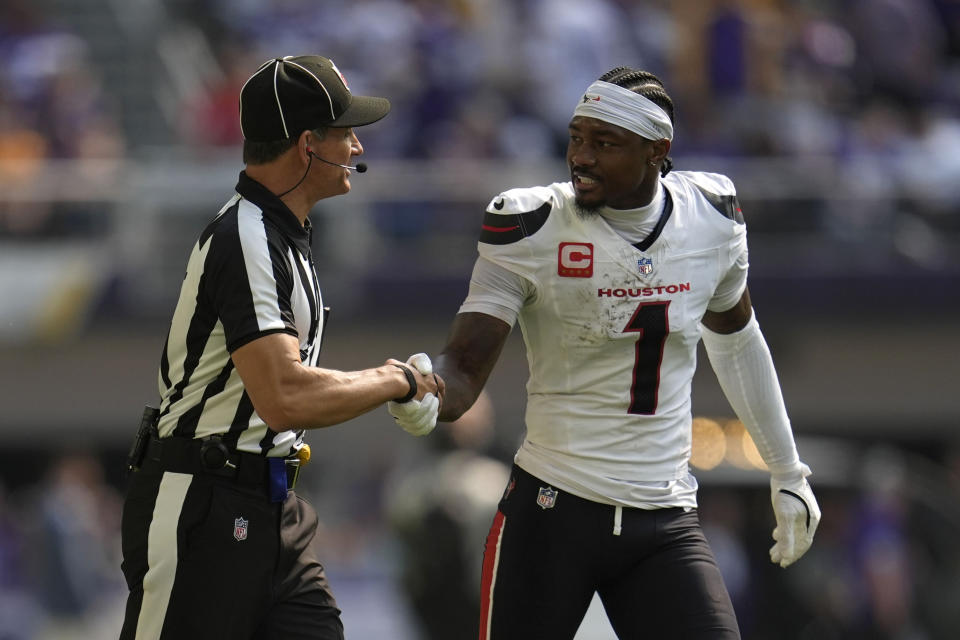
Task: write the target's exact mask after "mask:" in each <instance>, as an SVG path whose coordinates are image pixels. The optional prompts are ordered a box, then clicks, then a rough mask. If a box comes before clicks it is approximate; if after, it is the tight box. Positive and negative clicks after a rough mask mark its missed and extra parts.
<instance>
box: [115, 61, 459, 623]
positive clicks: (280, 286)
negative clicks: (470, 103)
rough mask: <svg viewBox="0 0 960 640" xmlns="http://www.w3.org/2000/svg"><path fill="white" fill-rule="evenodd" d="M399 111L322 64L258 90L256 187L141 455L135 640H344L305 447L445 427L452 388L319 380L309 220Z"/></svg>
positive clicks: (195, 293) (193, 284)
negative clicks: (315, 437) (393, 414)
mask: <svg viewBox="0 0 960 640" xmlns="http://www.w3.org/2000/svg"><path fill="white" fill-rule="evenodd" d="M389 110H390V103H389V102H388V101H387V100H386V99H384V98H375V97H366V96H354V95H352V94H351V92H350V90H349V88H348V87H347V83H346V80H345V79H344V77H343V75H342V74H341V73H340V71H339V70H338V69H337V67H336V65H335V64H334V63H333V62H332V61H330V60H329V59H327V58H324V57H321V56H297V57H290V56H288V57H284V58H276V59H273V60H269V61H267V62H265V63H264V64H263V65H262V66H261V67H260V68H259V69H258V70H257V71H256V72H255V73H254V74H253V75H252V76H251V77H250V79H249V80H247V82H246V84H245V85H244V86H243V88H242V90H241V93H240V122H241V127H242V130H243V137H244V145H243V162H244V164H245V170H244V171H242V172H241V173H240V178H239V182H238V183H237V186H236V193H235V194H234V195H233V197H232V198H230V200H229V201H228V202H227V203H226V204H225V205H224V206H223V208H222V209H221V210H220V212H219V214H218V215H217V216H216V217H215V218H214V219H213V221H212V222H211V223H210V224H209V225H208V226H207V228H206V229H204V231H203V232H202V233H201V234H200V237H199V239H198V241H197V243H196V244H195V245H194V247H193V251H192V253H191V255H190V258H189V262H188V264H187V271H186V276H185V278H184V281H183V285H182V288H181V291H180V298H179V301H178V302H177V306H176V310H175V311H174V314H173V319H172V321H171V323H170V330H169V334H168V336H167V340H166V345H165V346H164V349H163V354H162V356H161V359H160V373H159V387H160V395H161V401H160V406H159V409H158V410H153V411H151V409H150V408H149V407H148V408H147V411H145V413H144V420H143V424H142V425H141V430H140V433H139V434H138V438H137V441H136V443H135V445H134V447H133V449H132V450H131V456H130V462H129V465H130V467H131V469H135V470H136V471H135V473H134V474H133V476H132V479H131V482H130V486H129V489H128V493H127V496H126V500H125V503H124V510H123V525H122V533H123V572H124V576H125V577H126V580H127V584H128V586H129V588H130V594H129V597H128V599H127V606H126V616H125V619H124V623H123V629H122V631H121V638H122V639H124V640H126V639H129V640H134V639H136V640H148V639H157V638H164V639H173V638H176V639H185V638H205V639H216V638H230V639H231V640H232V639H237V638H264V639H266V638H285V639H296V638H323V639H338V638H343V625H342V622H341V620H340V611H339V609H338V608H337V604H336V601H335V600H334V597H333V594H332V592H331V589H330V587H329V585H328V583H327V580H326V576H325V575H324V570H323V567H322V566H321V564H320V562H319V561H318V559H317V557H316V555H315V554H314V550H313V549H312V548H311V542H312V540H313V538H314V534H315V530H316V525H317V514H316V512H315V511H314V510H313V508H312V507H311V506H310V505H309V504H307V503H306V502H305V501H304V500H303V499H302V498H299V497H298V496H297V495H296V494H295V493H294V491H293V487H294V484H295V483H296V479H297V476H298V474H299V471H300V465H301V464H302V463H303V462H305V461H306V459H307V458H308V456H309V448H308V447H306V445H304V443H303V432H304V430H305V429H310V428H316V427H325V426H329V425H334V424H338V423H341V422H344V421H346V420H349V419H351V418H354V417H356V416H358V415H360V414H363V413H365V412H367V411H370V410H371V409H374V408H375V407H378V406H380V405H381V404H383V403H385V402H387V401H391V400H396V401H401V402H404V401H406V402H410V403H411V404H413V405H417V406H421V407H423V411H422V412H423V414H424V419H425V420H426V421H427V422H429V423H431V424H430V426H431V427H432V424H435V420H436V415H437V410H438V405H439V399H440V397H441V394H442V386H443V383H442V381H441V380H439V379H438V378H436V377H434V376H433V375H429V374H430V370H429V366H428V364H429V360H427V361H426V362H427V363H428V364H427V365H423V364H422V363H421V364H420V365H417V366H416V367H415V366H408V365H407V364H404V363H401V362H399V361H396V360H387V362H386V363H385V364H384V365H383V366H380V367H377V368H373V369H366V370H362V371H352V372H344V371H335V370H330V369H322V368H319V367H317V361H318V357H319V354H320V342H321V336H322V335H323V332H324V324H325V320H326V318H325V313H324V303H323V299H322V297H321V294H320V286H319V283H318V281H317V277H316V273H315V271H314V267H313V261H312V256H311V249H310V246H311V233H312V227H311V225H310V220H309V218H308V214H309V212H310V209H311V208H312V207H313V206H314V204H316V203H317V202H318V201H319V200H321V199H323V198H329V197H331V196H336V195H340V194H344V193H347V192H348V191H349V190H350V175H351V171H352V170H356V171H358V172H363V171H364V170H365V169H366V167H365V166H364V165H362V164H357V165H356V166H351V162H352V160H353V158H354V156H359V155H361V154H362V153H363V147H362V146H361V144H360V141H359V140H358V139H357V136H356V133H355V132H354V129H353V128H354V127H358V126H361V125H367V124H371V123H373V122H376V121H378V120H380V119H381V118H383V117H384V116H386V115H387V112H388V111H389ZM411 362H414V361H411ZM421 371H423V372H425V373H426V374H427V375H424V373H421ZM438 387H439V388H438Z"/></svg>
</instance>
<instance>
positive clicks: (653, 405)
mask: <svg viewBox="0 0 960 640" xmlns="http://www.w3.org/2000/svg"><path fill="white" fill-rule="evenodd" d="M669 307H670V301H669V300H668V301H666V302H641V303H640V306H639V307H637V310H636V311H634V312H633V317H632V318H630V322H628V323H627V326H626V327H624V328H623V332H624V333H639V334H640V336H639V337H638V338H637V344H636V346H635V347H634V354H635V355H634V361H633V384H631V385H630V408H629V409H628V410H627V413H634V414H639V415H648V416H649V415H653V414H654V413H656V412H657V393H658V391H659V389H660V363H661V362H662V361H663V344H664V343H665V342H666V341H667V334H669V333H670V323H669V321H668V319H667V309H668V308H669Z"/></svg>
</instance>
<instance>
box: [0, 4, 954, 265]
mask: <svg viewBox="0 0 960 640" xmlns="http://www.w3.org/2000/svg"><path fill="white" fill-rule="evenodd" d="M82 4H83V5H84V7H86V6H87V5H95V4H97V2H96V1H95V0H84V2H83V3H82ZM100 4H104V5H105V6H106V5H108V4H109V3H104V2H101V3H100ZM139 5H143V6H141V8H140V9H137V10H136V11H140V12H141V13H143V12H145V11H146V9H147V8H148V7H149V6H153V7H155V8H157V9H162V11H163V15H164V16H165V20H164V21H163V22H162V24H160V26H158V27H157V28H156V29H153V30H147V31H143V30H141V31H140V32H137V33H136V34H135V37H131V41H132V42H141V41H144V40H149V39H150V38H155V39H157V40H156V43H149V42H146V43H144V44H142V45H141V46H142V47H143V48H144V49H145V50H149V51H153V49H154V48H157V49H158V50H159V51H161V52H163V51H167V52H168V53H167V54H166V55H163V54H162V53H160V54H150V55H154V56H155V57H157V58H161V59H160V60H156V61H154V62H155V64H154V65H153V66H150V65H145V64H144V63H143V61H142V60H140V59H137V60H136V61H135V62H134V61H133V58H131V61H128V63H127V64H128V71H127V75H126V76H116V75H112V76H110V75H109V74H106V73H104V70H105V68H106V67H107V66H111V67H115V66H116V65H117V64H118V62H117V60H116V55H115V54H114V53H112V52H111V51H110V50H109V49H107V50H106V51H107V52H108V53H104V52H103V51H104V49H103V48H102V47H101V48H99V49H97V48H94V47H91V43H90V41H89V40H90V39H91V38H94V37H96V36H95V35H93V34H95V33H96V32H94V31H91V30H90V29H89V27H84V28H83V29H79V28H76V27H75V26H74V25H71V18H75V17H77V16H75V15H73V14H70V13H69V12H59V13H58V12H57V11H49V10H44V8H43V7H44V6H45V4H44V3H33V2H29V1H27V0H11V1H10V2H5V3H3V6H2V7H0V52H2V53H3V55H4V60H5V61H6V64H5V65H4V67H3V69H0V183H2V182H4V179H6V180H7V181H10V180H13V181H18V180H22V179H25V178H28V177H29V176H31V175H33V174H35V173H36V172H37V171H39V170H41V169H42V167H43V166H44V163H45V162H48V161H49V160H54V159H87V160H98V159H99V160H102V159H105V158H117V157H124V156H127V157H137V156H138V154H142V153H143V151H144V149H143V145H142V143H141V142H140V139H141V138H142V139H151V137H150V136H148V135H146V134H147V133H149V132H148V131H145V130H144V129H145V128H150V125H149V124H148V123H149V120H148V121H147V123H145V122H143V121H141V120H137V121H134V120H133V119H131V118H130V117H125V116H129V112H130V111H131V110H132V108H133V107H132V106H131V105H130V102H131V96H130V92H131V90H140V92H141V93H144V92H146V93H152V94H155V95H152V96H149V98H148V99H149V100H151V101H152V102H154V103H157V104H156V105H155V107H156V115H157V117H156V118H154V119H153V122H154V126H155V128H156V129H157V131H164V133H162V134H161V135H162V137H163V139H164V141H165V144H167V145H169V146H171V147H178V148H181V149H183V150H186V151H187V152H189V151H191V150H192V151H193V152H204V151H208V150H210V149H217V148H228V147H234V146H236V145H238V144H239V142H240V139H241V138H240V131H239V125H238V123H237V117H236V115H237V96H238V94H239V89H240V87H241V85H242V83H243V81H244V80H245V79H246V78H247V77H248V76H249V75H250V73H251V71H252V70H253V69H255V68H256V67H257V66H258V65H259V64H260V63H261V62H262V61H263V60H265V59H268V58H269V57H272V56H275V55H282V54H286V53H307V52H311V53H312V52H321V53H323V54H325V55H328V56H329V57H331V58H332V59H334V60H335V61H336V63H337V65H338V66H339V68H340V69H341V70H342V71H343V72H344V74H345V76H346V77H347V79H348V81H349V82H350V85H351V87H352V88H353V89H354V91H357V92H359V93H362V92H366V91H370V92H374V93H375V95H386V96H389V98H390V99H391V101H392V103H393V105H394V106H393V111H392V114H391V117H390V119H389V121H388V122H387V123H386V124H384V125H383V126H379V127H374V128H371V129H370V131H369V132H365V134H364V143H365V144H366V145H367V147H368V148H369V149H375V150H376V154H377V156H378V157H394V158H406V159H444V160H446V159H451V158H454V159H456V158H461V159H473V160H477V159H479V160H484V159H486V160H495V161H517V162H524V161H540V160H544V159H549V160H553V159H557V158H560V157H561V156H562V151H563V149H564V146H565V140H566V124H567V122H568V119H569V117H570V113H571V111H572V108H573V106H574V103H575V101H576V97H577V96H578V95H579V93H580V92H581V91H582V90H583V88H584V87H585V86H587V85H588V84H589V83H590V82H591V81H592V80H594V79H596V78H597V77H598V76H599V75H600V74H601V73H603V72H604V71H606V70H608V69H609V68H611V67H613V66H616V65H619V64H625V65H629V66H634V67H639V68H646V69H649V70H651V71H653V72H655V73H657V74H658V75H660V77H661V78H662V79H663V80H664V81H665V83H666V86H667V87H668V89H669V92H670V94H671V95H672V97H673V98H674V102H675V103H676V114H677V119H678V133H677V137H676V139H675V141H674V148H673V155H674V156H675V157H677V156H699V157H703V156H706V157H711V158H726V159H738V158H768V159H791V160H793V161H796V162H803V161H804V160H805V159H806V160H808V161H810V162H812V163H814V165H815V166H819V167H821V168H823V167H827V168H828V169H832V170H835V171H838V172H840V171H842V172H843V179H842V181H841V183H842V184H843V188H844V191H845V193H844V194H840V195H839V196H837V195H835V197H837V198H839V202H838V203H834V204H833V205H832V206H833V207H834V208H837V207H839V208H842V209H843V211H842V212H837V211H826V212H820V214H821V215H823V217H824V218H825V220H824V222H823V224H822V225H821V228H820V229H819V231H821V232H824V233H827V234H833V235H834V236H836V237H839V238H841V239H843V238H846V239H850V240H852V241H854V242H856V241H857V240H858V239H859V241H860V242H863V243H865V244H867V243H871V242H872V243H876V242H877V240H878V238H877V237H876V236H877V235H878V231H877V230H878V229H884V230H886V233H887V234H888V235H896V236H898V237H897V238H894V239H890V238H880V239H881V240H885V241H887V242H899V243H901V244H902V245H903V246H900V247H898V249H899V250H900V251H901V252H902V253H905V254H908V256H909V257H911V258H913V259H914V260H916V261H918V262H921V263H927V264H928V265H929V266H933V267H938V266H942V263H943V262H945V261H947V262H949V260H948V257H946V256H944V255H943V253H944V251H945V249H944V247H943V246H941V245H940V244H939V243H938V241H937V239H936V237H935V236H936V234H937V233H944V232H946V233H955V232H958V231H960V216H958V215H957V210H958V209H960V180H958V177H960V154H957V153H955V152H954V150H955V149H956V148H957V147H958V146H960V2H957V1H956V0H709V1H700V0H674V1H668V0H644V1H642V2H638V1H635V0H518V1H514V0H355V1H351V2H325V3H323V4H321V5H318V4H317V3H316V2H313V1H312V0H272V1H270V2H263V1H261V0H202V1H198V2H183V1H182V0H146V1H145V2H142V3H138V6H139ZM84 7H80V6H79V5H78V8H76V9H75V11H76V12H78V13H82V11H84V10H85V9H84ZM130 11H131V12H132V11H133V10H130ZM79 17H82V16H79ZM166 32H170V33H176V34H178V35H177V37H178V38H180V39H179V40H178V39H172V38H171V40H168V41H166V45H165V46H163V45H162V39H163V37H164V33H166ZM184 32H189V33H191V34H192V35H191V36H190V38H189V39H184V37H183V35H182V34H183V33H184ZM101 35H102V34H101ZM128 37H130V34H128ZM198 41H199V43H200V44H197V43H198ZM171 42H173V44H171ZM186 42H189V43H191V44H190V46H189V47H188V46H186V45H185V43H186ZM152 44H157V46H156V47H153V46H150V45H152ZM172 50H173V51H176V50H179V51H180V53H179V57H177V55H174V54H171V53H169V52H171V51H172ZM141 57H142V54H141ZM131 68H132V70H131ZM108 76H109V77H108ZM124 77H126V78H132V77H138V78H141V82H142V78H143V77H149V78H150V81H152V82H154V85H155V86H153V87H150V86H149V85H145V86H146V88H139V89H138V87H140V85H139V84H137V83H133V82H124V80H123V78H124ZM118 78H119V79H118ZM108 80H110V81H111V82H112V84H110V83H108ZM140 98H143V96H140ZM164 118H165V119H166V120H168V122H161V121H162V120H164ZM133 129H135V130H133ZM152 139H156V138H155V137H154V138H152ZM680 168H683V167H682V165H681V167H680ZM813 199H814V200H816V199H817V197H814V198H813ZM11 208H13V209H16V206H14V205H11V204H10V203H6V204H3V205H2V206H0V233H2V232H3V231H4V230H6V231H8V232H19V233H24V232H29V230H30V225H31V224H33V225H37V224H38V223H37V222H36V217H31V216H30V215H19V216H18V215H16V211H14V212H13V213H10V212H9V211H5V210H10V209H11ZM815 208H816V207H814V209H815ZM808 209H810V207H808ZM791 213H793V212H791V211H786V212H785V214H786V215H785V216H782V217H784V218H785V217H788V216H789V215H790V214H791ZM806 215H807V216H808V217H816V216H817V215H818V212H817V211H815V210H814V211H808V212H807V214H806ZM894 218H896V219H894Z"/></svg>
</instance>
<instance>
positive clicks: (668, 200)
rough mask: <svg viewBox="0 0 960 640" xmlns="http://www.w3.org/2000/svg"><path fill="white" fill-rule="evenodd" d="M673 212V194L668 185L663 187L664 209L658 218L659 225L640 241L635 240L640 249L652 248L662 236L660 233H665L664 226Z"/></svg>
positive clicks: (635, 244)
mask: <svg viewBox="0 0 960 640" xmlns="http://www.w3.org/2000/svg"><path fill="white" fill-rule="evenodd" d="M672 213H673V196H672V195H670V189H668V188H667V187H664V188H663V211H661V212H660V219H659V220H657V226H655V227H654V228H653V231H651V232H650V235H648V236H647V237H646V238H644V239H643V240H641V241H640V242H635V243H634V245H633V246H635V247H636V248H637V249H639V250H640V251H646V250H647V249H649V248H650V245H652V244H653V243H654V242H656V241H657V238H659V237H660V234H661V233H663V228H664V227H665V226H667V220H669V219H670V214H672Z"/></svg>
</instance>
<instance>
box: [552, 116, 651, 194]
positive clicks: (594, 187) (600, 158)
mask: <svg viewBox="0 0 960 640" xmlns="http://www.w3.org/2000/svg"><path fill="white" fill-rule="evenodd" d="M653 145H654V143H653V142H652V141H650V140H646V139H645V138H642V137H640V136H638V135H637V134H635V133H633V132H632V131H627V130H626V129H624V128H623V127H618V126H617V125H615V124H610V123H609V122H604V121H603V120H597V119H596V118H588V117H585V116H576V117H574V118H573V120H571V121H570V140H569V142H568V144H567V166H568V167H569V169H570V176H571V180H572V181H573V189H574V192H575V194H576V201H577V204H578V205H580V207H581V208H583V209H585V210H587V211H591V210H597V209H599V208H600V207H603V206H609V207H612V208H614V209H635V208H637V207H642V206H644V205H646V204H649V203H650V200H651V199H652V198H653V194H654V188H655V186H656V180H657V179H658V169H657V167H653V166H650V161H651V158H652V157H653V156H654V155H655V150H654V148H653Z"/></svg>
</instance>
